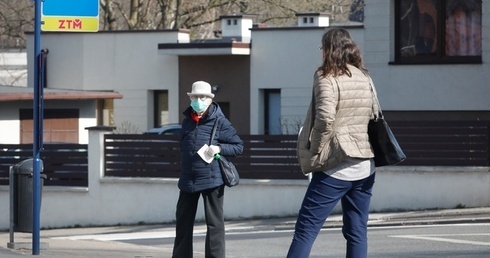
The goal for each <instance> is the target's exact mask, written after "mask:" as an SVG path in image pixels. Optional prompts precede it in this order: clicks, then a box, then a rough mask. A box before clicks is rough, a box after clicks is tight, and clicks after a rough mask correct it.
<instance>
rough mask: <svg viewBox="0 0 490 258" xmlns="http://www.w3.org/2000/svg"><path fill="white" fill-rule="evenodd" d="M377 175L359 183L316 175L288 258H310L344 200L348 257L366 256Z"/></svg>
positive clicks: (344, 224)
mask: <svg viewBox="0 0 490 258" xmlns="http://www.w3.org/2000/svg"><path fill="white" fill-rule="evenodd" d="M374 177H375V176H374V174H372V175H371V176H369V177H368V178H365V179H362V180H358V181H343V180H338V179H335V178H333V177H330V176H328V175H326V174H325V173H322V172H316V173H313V178H312V179H311V182H310V185H309V186H308V190H307V191H306V194H305V197H304V199H303V204H302V205H301V209H300V211H299V214H298V219H297V221H296V227H295V230H294V236H293V241H292V243H291V246H290V247H289V252H288V256H287V257H288V258H307V257H308V256H309V255H310V251H311V247H312V246H313V242H315V239H316V237H317V235H318V233H319V232H320V229H321V228H322V226H323V224H324V222H325V220H326V219H327V217H328V216H329V215H330V213H331V212H332V210H333V209H334V208H335V205H336V204H337V203H338V201H339V200H341V203H342V213H343V227H342V233H343V235H344V238H345V239H346V240H347V253H346V257H347V258H365V257H367V221H368V216H369V203H370V201H371V195H372V194H371V192H372V189H373V185H374Z"/></svg>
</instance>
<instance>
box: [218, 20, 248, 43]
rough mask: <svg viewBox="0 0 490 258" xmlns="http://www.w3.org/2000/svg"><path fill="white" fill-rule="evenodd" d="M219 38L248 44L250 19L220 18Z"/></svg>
mask: <svg viewBox="0 0 490 258" xmlns="http://www.w3.org/2000/svg"><path fill="white" fill-rule="evenodd" d="M220 19H221V38H222V39H223V40H226V41H228V40H233V41H237V42H244V43H249V42H250V37H251V35H252V32H251V31H250V29H251V28H252V27H253V20H252V18H251V17H246V16H243V15H231V16H221V17H220Z"/></svg>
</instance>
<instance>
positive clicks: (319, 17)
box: [296, 13, 330, 27]
mask: <svg viewBox="0 0 490 258" xmlns="http://www.w3.org/2000/svg"><path fill="white" fill-rule="evenodd" d="M296 17H297V19H298V27H328V26H330V18H329V17H328V15H327V14H323V13H297V14H296Z"/></svg>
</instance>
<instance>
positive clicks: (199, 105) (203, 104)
mask: <svg viewBox="0 0 490 258" xmlns="http://www.w3.org/2000/svg"><path fill="white" fill-rule="evenodd" d="M210 104H211V99H210V98H207V99H205V100H202V99H200V98H197V99H192V100H191V107H192V109H194V111H196V112H198V113H201V112H204V111H206V109H208V107H209V105H210Z"/></svg>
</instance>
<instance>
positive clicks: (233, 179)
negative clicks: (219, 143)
mask: <svg viewBox="0 0 490 258" xmlns="http://www.w3.org/2000/svg"><path fill="white" fill-rule="evenodd" d="M219 119H220V117H218V118H216V121H215V122H214V125H213V131H212V132H211V138H210V139H209V145H210V146H211V144H212V143H213V140H214V135H215V134H216V127H218V121H219ZM217 162H218V163H219V168H220V170H221V177H223V182H224V183H225V185H226V186H228V187H232V186H235V185H238V183H240V175H238V170H237V169H236V167H235V165H234V164H233V162H231V161H230V160H229V159H227V158H226V157H225V156H223V155H220V156H219V158H218V159H217Z"/></svg>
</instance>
